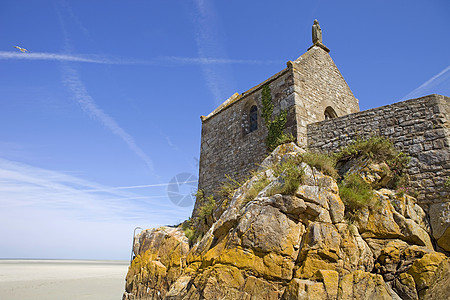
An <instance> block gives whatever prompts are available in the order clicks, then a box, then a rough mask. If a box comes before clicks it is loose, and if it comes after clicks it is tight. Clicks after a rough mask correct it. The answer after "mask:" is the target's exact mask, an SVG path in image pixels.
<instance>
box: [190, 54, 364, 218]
mask: <svg viewBox="0 0 450 300" xmlns="http://www.w3.org/2000/svg"><path fill="white" fill-rule="evenodd" d="M265 84H269V86H270V88H271V92H272V101H273V103H274V115H277V114H279V113H280V110H286V111H287V112H288V116H287V124H286V129H285V132H289V133H291V134H292V135H293V136H294V137H295V138H296V139H297V144H298V145H299V146H300V147H303V148H306V145H307V141H306V125H307V124H310V123H314V122H317V121H321V120H324V119H325V114H324V113H325V110H326V109H327V107H331V108H332V109H333V111H334V112H335V113H336V114H337V115H338V116H342V115H345V114H349V113H354V112H358V111H359V106H358V100H357V99H356V98H355V97H354V96H353V93H352V91H351V90H350V88H349V87H348V85H347V83H346V82H345V80H344V78H343V77H342V75H341V73H340V72H339V70H338V68H337V67H336V65H335V64H334V62H333V60H332V59H331V57H330V56H329V54H328V53H327V52H326V51H325V50H323V49H322V48H320V47H317V46H313V47H311V48H310V49H309V50H308V51H307V52H306V53H305V54H303V55H302V56H300V57H299V58H298V59H296V60H295V61H289V62H288V63H287V68H286V69H284V70H282V71H281V72H279V73H277V74H275V75H274V76H272V77H271V78H269V79H267V80H266V81H264V82H263V83H261V84H259V85H258V86H256V87H254V88H252V89H250V90H249V91H247V92H245V93H243V94H241V95H237V94H236V95H234V96H232V97H231V98H230V99H228V100H227V101H225V102H224V103H223V104H222V105H221V106H219V107H218V108H217V109H216V110H215V111H214V112H213V113H211V114H210V115H208V116H207V117H202V122H203V123H202V141H201V149H200V171H199V189H201V190H203V191H204V192H205V193H206V195H210V194H216V192H217V190H218V189H219V188H220V185H221V182H223V181H224V180H225V179H226V177H225V175H229V176H231V177H232V178H233V179H236V180H238V181H240V180H242V179H244V178H245V177H246V176H249V175H250V171H252V170H254V169H255V168H256V166H257V164H259V163H260V162H261V161H262V160H263V159H264V158H265V157H266V156H267V154H268V153H267V150H266V145H265V139H266V137H267V128H266V126H265V125H264V121H263V120H262V116H261V109H262V104H261V98H262V97H261V88H262V86H263V85H265ZM252 105H256V106H257V107H258V129H257V130H256V131H254V132H250V133H246V130H245V127H246V125H248V124H246V122H248V111H249V109H250V107H251V106H252ZM199 205H201V203H199V202H198V201H196V204H195V207H194V212H193V216H194V217H195V216H196V211H197V208H198V207H199Z"/></svg>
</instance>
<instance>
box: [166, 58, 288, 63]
mask: <svg viewBox="0 0 450 300" xmlns="http://www.w3.org/2000/svg"><path fill="white" fill-rule="evenodd" d="M162 59H164V60H167V61H170V62H174V63H179V64H183V65H185V64H192V65H226V64H228V65H233V64H254V65H263V64H273V63H280V62H282V61H281V60H280V61H276V60H246V59H229V58H213V57H180V56H167V57H163V58H162Z"/></svg>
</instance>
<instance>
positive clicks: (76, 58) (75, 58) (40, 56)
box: [0, 51, 142, 65]
mask: <svg viewBox="0 0 450 300" xmlns="http://www.w3.org/2000/svg"><path fill="white" fill-rule="evenodd" d="M0 59H4V60H8V59H16V60H53V61H70V62H84V63H95V64H117V65H123V64H140V63H142V62H138V61H135V62H133V61H122V60H118V59H108V58H104V57H95V56H93V55H70V54H62V53H61V54H59V53H47V52H35V53H18V52H10V51H0Z"/></svg>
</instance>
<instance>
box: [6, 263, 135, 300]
mask: <svg viewBox="0 0 450 300" xmlns="http://www.w3.org/2000/svg"><path fill="white" fill-rule="evenodd" d="M128 265H129V261H98V260H97V261H90V260H0V298H1V299H5V300H10V299H22V300H27V299H30V300H31V299H34V300H44V299H48V300H53V299H55V300H56V299H64V300H72V299H73V300H75V299H92V300H93V299H96V300H98V299H121V298H122V293H123V291H124V287H125V275H126V272H127V269H128Z"/></svg>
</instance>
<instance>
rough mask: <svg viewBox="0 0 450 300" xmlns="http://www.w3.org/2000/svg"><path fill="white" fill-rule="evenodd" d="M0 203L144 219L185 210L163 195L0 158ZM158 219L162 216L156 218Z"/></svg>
mask: <svg viewBox="0 0 450 300" xmlns="http://www.w3.org/2000/svg"><path fill="white" fill-rule="evenodd" d="M0 182H2V184H1V186H0V198H1V199H2V201H1V202H0V207H2V209H1V211H3V212H5V211H8V210H10V209H12V208H14V207H15V208H22V209H27V210H40V211H65V212H68V213H71V214H72V215H73V217H74V218H87V219H90V220H92V221H107V220H115V221H120V220H122V221H126V220H130V219H136V220H145V219H147V218H149V216H152V217H153V218H154V219H158V220H159V219H160V217H159V216H164V215H165V216H167V215H175V216H178V217H182V214H186V212H184V211H180V209H179V208H178V207H175V206H173V204H172V203H171V202H170V201H169V200H168V199H166V201H161V200H158V201H156V200H155V199H156V198H161V199H162V198H167V196H144V195H142V194H136V193H133V192H130V191H124V190H123V187H119V188H115V187H108V186H104V185H101V184H98V183H95V182H90V181H86V180H84V179H81V178H78V177H75V176H71V175H67V174H64V173H61V172H57V171H51V170H46V169H42V168H37V167H34V166H30V165H27V164H23V163H19V162H15V161H11V160H6V159H2V158H0ZM159 221H160V223H161V222H164V221H165V220H159Z"/></svg>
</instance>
